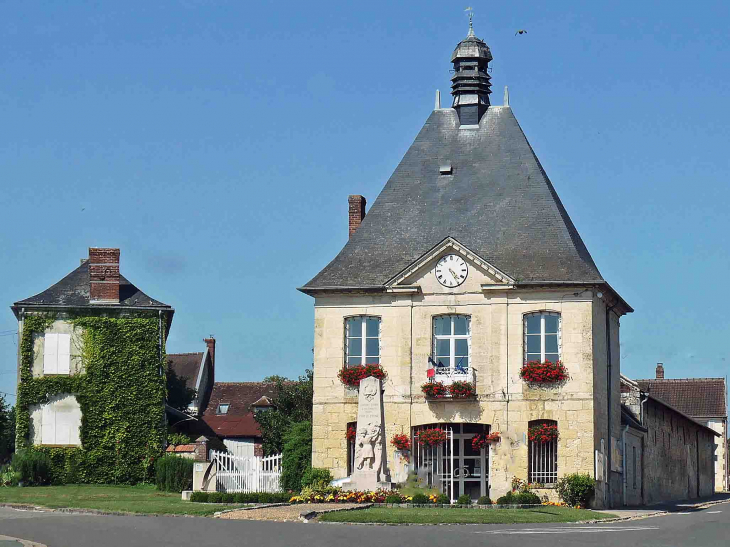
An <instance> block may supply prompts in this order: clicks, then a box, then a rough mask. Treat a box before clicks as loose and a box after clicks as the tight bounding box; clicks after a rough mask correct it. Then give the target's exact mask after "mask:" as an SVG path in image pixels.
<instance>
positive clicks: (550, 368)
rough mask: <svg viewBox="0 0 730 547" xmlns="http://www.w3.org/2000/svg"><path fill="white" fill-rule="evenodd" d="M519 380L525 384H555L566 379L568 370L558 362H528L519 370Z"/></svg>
mask: <svg viewBox="0 0 730 547" xmlns="http://www.w3.org/2000/svg"><path fill="white" fill-rule="evenodd" d="M520 378H522V379H523V380H524V381H525V382H533V383H539V384H557V383H560V382H564V381H566V380H567V379H568V369H567V368H565V366H564V365H563V363H561V362H560V361H555V362H554V363H552V362H550V361H545V362H544V363H541V362H540V361H528V362H527V363H525V364H524V365H522V368H521V369H520Z"/></svg>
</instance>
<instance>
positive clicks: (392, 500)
mask: <svg viewBox="0 0 730 547" xmlns="http://www.w3.org/2000/svg"><path fill="white" fill-rule="evenodd" d="M385 503H400V495H398V494H390V495H389V496H386V497H385Z"/></svg>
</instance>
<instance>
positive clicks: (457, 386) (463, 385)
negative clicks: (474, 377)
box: [449, 381, 477, 399]
mask: <svg viewBox="0 0 730 547" xmlns="http://www.w3.org/2000/svg"><path fill="white" fill-rule="evenodd" d="M449 393H450V394H451V396H452V397H453V398H454V399H471V398H472V397H476V394H477V392H476V389H475V388H474V384H473V383H471V382H461V381H456V382H453V383H452V384H451V385H450V386H449Z"/></svg>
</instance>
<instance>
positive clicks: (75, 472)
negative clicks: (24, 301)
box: [16, 313, 165, 484]
mask: <svg viewBox="0 0 730 547" xmlns="http://www.w3.org/2000/svg"><path fill="white" fill-rule="evenodd" d="M55 319H56V317H55V316H51V315H29V316H26V317H25V318H24V321H23V332H22V335H21V342H20V346H21V348H20V353H21V363H20V378H21V382H20V385H19V386H18V403H17V408H18V411H17V422H16V428H17V436H18V437H17V443H18V448H29V449H31V450H37V451H42V452H45V453H47V454H48V455H49V456H50V458H51V461H52V475H53V482H54V483H64V482H67V483H68V482H79V483H102V484H111V483H114V484H134V483H137V482H140V481H145V480H148V479H150V478H151V476H152V472H153V463H154V460H155V459H156V458H157V457H159V456H160V455H161V454H162V447H163V443H164V440H165V409H164V400H165V377H164V368H163V367H162V363H164V362H165V356H164V344H163V348H162V352H160V347H159V341H160V332H159V328H160V327H159V319H158V317H157V315H156V314H155V315H152V314H147V315H144V314H142V313H140V314H138V315H134V316H124V317H104V316H101V315H99V316H88V315H85V316H80V317H79V316H77V317H73V318H71V319H70V320H69V321H70V322H71V323H72V324H73V325H74V326H75V327H77V328H80V329H81V330H82V353H81V358H82V363H83V372H82V373H81V374H75V375H71V376H50V377H40V378H34V377H33V333H43V332H45V330H46V329H47V328H48V327H49V326H50V325H51V324H53V321H54V320H55ZM162 334H163V336H162V339H163V340H164V333H162ZM161 353H162V360H161V359H160V354H161ZM62 393H73V394H75V395H76V399H77V401H78V403H79V406H80V407H81V412H82V419H81V430H80V438H81V445H82V446H81V448H65V447H61V448H54V447H41V446H32V447H31V446H30V441H29V437H30V413H29V408H30V406H31V405H36V404H43V403H45V402H47V401H48V399H49V397H52V396H54V395H58V394H62Z"/></svg>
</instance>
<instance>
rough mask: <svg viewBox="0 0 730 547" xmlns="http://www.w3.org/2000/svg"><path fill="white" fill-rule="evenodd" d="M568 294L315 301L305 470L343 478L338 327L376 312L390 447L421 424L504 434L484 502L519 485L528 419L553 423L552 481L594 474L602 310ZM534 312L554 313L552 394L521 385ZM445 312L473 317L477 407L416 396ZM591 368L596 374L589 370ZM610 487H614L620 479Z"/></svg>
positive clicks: (347, 418)
mask: <svg viewBox="0 0 730 547" xmlns="http://www.w3.org/2000/svg"><path fill="white" fill-rule="evenodd" d="M470 277H471V274H470ZM411 281H413V280H411ZM415 281H417V279H416V280H415ZM566 292H568V291H567V290H566V289H565V288H563V289H561V290H552V291H550V290H524V289H521V290H515V289H512V290H509V289H505V290H490V291H484V292H481V291H479V292H476V291H475V292H462V293H459V294H455V293H453V292H451V293H449V292H446V291H441V292H438V288H437V287H433V286H429V287H428V290H426V289H424V292H423V293H420V294H414V295H409V294H378V295H366V294H362V295H332V296H322V297H317V298H316V301H315V332H314V418H313V421H314V427H313V438H314V446H313V465H314V466H316V467H327V468H329V469H331V470H332V472H333V474H334V475H335V477H336V478H341V477H344V476H346V474H347V443H346V439H345V432H346V426H347V423H348V422H352V421H355V420H356V416H357V391H356V390H351V389H347V388H345V387H344V386H343V385H342V384H341V383H340V382H339V380H338V378H337V372H338V371H339V370H340V369H341V368H342V366H343V363H344V354H345V349H344V320H345V318H346V317H348V316H353V315H375V316H379V317H380V318H381V363H382V365H383V367H384V368H385V370H386V371H387V373H388V379H387V381H386V382H385V384H384V390H385V392H384V408H385V422H386V436H387V439H388V440H390V438H391V437H392V435H393V434H395V433H401V432H402V433H410V431H411V427H413V426H416V425H422V424H430V423H448V422H473V423H483V424H489V425H490V426H491V429H492V431H499V432H501V433H502V441H501V442H500V443H499V444H497V445H494V446H493V447H492V457H491V460H490V486H491V490H490V496H492V498H495V497H498V496H500V495H502V494H504V493H506V492H507V491H508V490H509V489H510V482H511V479H512V477H513V476H517V477H519V478H521V479H526V478H527V452H528V449H527V436H526V433H527V424H528V422H529V421H530V420H535V419H551V420H556V421H557V422H558V427H559V430H560V440H559V443H558V472H559V475H564V474H567V473H573V472H582V473H589V474H590V475H591V476H593V475H594V451H595V450H596V448H597V443H598V442H600V439H601V438H602V437H605V435H606V433H605V432H604V433H603V434H601V433H600V432H596V431H595V428H594V422H596V420H597V419H598V420H602V416H603V414H604V413H605V409H606V405H607V399H606V398H605V373H606V368H605V311H604V312H601V309H603V310H605V307H603V302H602V300H600V299H598V298H597V297H595V296H593V294H592V293H591V292H590V291H584V292H580V293H578V294H577V295H576V294H573V293H569V294H567V295H566V294H565V293H566ZM595 308H599V310H598V311H597V312H596V311H595ZM533 311H553V312H559V313H560V314H561V318H562V327H561V328H562V361H563V363H564V364H565V366H566V367H567V368H568V370H569V373H570V380H569V381H568V382H566V383H565V384H564V385H562V386H560V387H554V388H550V389H531V388H530V387H529V386H527V385H526V384H525V383H524V382H523V381H522V380H521V379H520V378H519V370H520V367H521V366H522V364H523V362H524V347H523V346H524V344H523V316H524V314H525V313H529V312H533ZM450 313H451V314H453V313H460V314H468V315H470V316H471V351H470V357H471V364H472V366H473V367H474V368H476V370H477V373H476V383H477V393H478V400H477V401H461V402H456V401H438V402H427V401H426V400H425V398H424V397H423V395H422V393H421V389H420V386H421V384H423V383H424V382H425V381H426V370H427V368H428V356H429V355H431V354H432V348H431V346H432V335H431V332H432V317H433V316H434V315H438V314H450ZM613 321H614V323H615V324H614V327H613V330H614V332H613V333H612V334H613V337H612V342H613V345H614V346H615V349H614V371H615V374H614V376H615V384H616V385H615V397H614V404H615V407H616V409H615V418H614V426H613V427H612V429H614V432H615V433H614V435H615V436H616V437H618V434H619V424H620V421H619V420H620V416H619V405H618V402H619V400H620V392H619V386H618V378H619V370H620V365H619V350H618V319H617V318H616V319H614V320H613ZM596 336H599V337H600V336H602V337H603V342H600V341H596V340H595V337H596ZM597 352H603V353H602V354H601V355H598V354H597ZM596 366H598V367H600V370H594V367H596ZM602 375H603V376H602ZM600 377H603V378H604V381H603V393H599V391H600V389H599V388H597V387H595V386H594V383H595V382H596V379H597V378H600ZM602 423H604V424H605V420H603V421H602ZM604 428H605V425H604ZM604 431H605V429H604ZM393 456H394V453H393V447H392V446H390V444H389V443H388V460H389V461H392V459H393ZM616 482H617V483H618V485H619V488H620V481H616Z"/></svg>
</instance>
